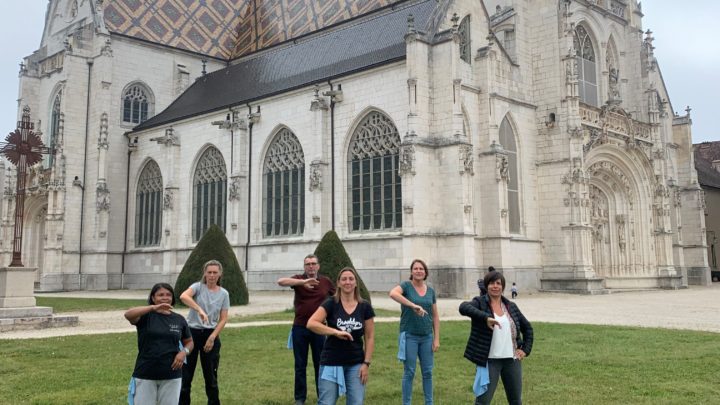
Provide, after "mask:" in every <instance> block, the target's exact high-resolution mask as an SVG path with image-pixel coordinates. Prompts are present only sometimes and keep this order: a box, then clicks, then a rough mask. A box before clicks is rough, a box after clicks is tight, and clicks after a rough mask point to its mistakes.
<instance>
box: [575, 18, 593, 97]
mask: <svg viewBox="0 0 720 405" xmlns="http://www.w3.org/2000/svg"><path fill="white" fill-rule="evenodd" d="M573 45H574V46H575V58H576V60H577V69H578V92H579V93H580V94H579V96H580V101H582V102H583V103H585V104H590V105H594V106H597V105H598V84H597V63H596V58H595V48H594V47H593V43H592V39H591V38H590V34H588V32H587V30H586V29H585V27H583V26H582V25H578V26H577V27H576V28H575V35H574V37H573Z"/></svg>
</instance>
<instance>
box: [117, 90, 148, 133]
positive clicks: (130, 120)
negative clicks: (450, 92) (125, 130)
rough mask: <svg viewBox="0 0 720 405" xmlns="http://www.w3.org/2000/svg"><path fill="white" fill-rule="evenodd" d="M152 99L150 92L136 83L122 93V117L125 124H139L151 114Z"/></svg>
mask: <svg viewBox="0 0 720 405" xmlns="http://www.w3.org/2000/svg"><path fill="white" fill-rule="evenodd" d="M151 108H152V99H151V97H150V91H149V90H148V89H147V88H146V87H145V86H143V85H142V84H139V83H136V84H133V85H132V86H130V87H128V88H127V89H126V90H125V91H124V92H123V110H122V111H123V112H122V114H123V117H122V120H123V122H124V123H126V124H140V123H142V122H144V121H146V120H147V119H148V116H149V115H150V114H151V111H150V110H151Z"/></svg>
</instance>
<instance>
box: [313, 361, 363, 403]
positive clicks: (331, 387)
mask: <svg viewBox="0 0 720 405" xmlns="http://www.w3.org/2000/svg"><path fill="white" fill-rule="evenodd" d="M360 366H362V363H361V364H355V365H352V366H344V367H343V370H344V371H345V388H346V389H347V392H346V393H345V395H346V396H347V398H346V400H345V401H346V402H345V404H346V405H362V403H363V401H364V400H365V385H364V384H363V383H361V382H360ZM321 370H322V368H321ZM321 374H322V372H321ZM318 389H319V390H320V395H319V397H318V405H335V403H336V402H337V400H338V385H337V384H336V383H334V382H332V381H328V380H323V379H320V381H319V382H318Z"/></svg>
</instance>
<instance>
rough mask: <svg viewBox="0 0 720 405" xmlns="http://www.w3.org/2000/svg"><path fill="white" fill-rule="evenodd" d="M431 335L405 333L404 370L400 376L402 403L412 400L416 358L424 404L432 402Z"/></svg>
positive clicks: (408, 402) (406, 404)
mask: <svg viewBox="0 0 720 405" xmlns="http://www.w3.org/2000/svg"><path fill="white" fill-rule="evenodd" d="M432 343H433V335H432V334H429V335H425V336H420V335H412V334H410V333H406V334H405V371H404V372H403V378H402V403H403V405H410V403H411V402H412V383H413V379H414V378H415V367H416V366H417V359H418V357H419V358H420V372H422V381H423V393H424V394H425V405H432V403H433V384H432V370H433V351H432Z"/></svg>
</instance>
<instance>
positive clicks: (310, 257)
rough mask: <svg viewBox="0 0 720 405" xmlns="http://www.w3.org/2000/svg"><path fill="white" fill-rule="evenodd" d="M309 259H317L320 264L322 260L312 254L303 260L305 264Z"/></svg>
mask: <svg viewBox="0 0 720 405" xmlns="http://www.w3.org/2000/svg"><path fill="white" fill-rule="evenodd" d="M307 259H317V261H318V262H320V259H318V257H317V256H315V254H313V253H310V254H309V255H307V256H305V258H304V259H303V262H305V260H307Z"/></svg>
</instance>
